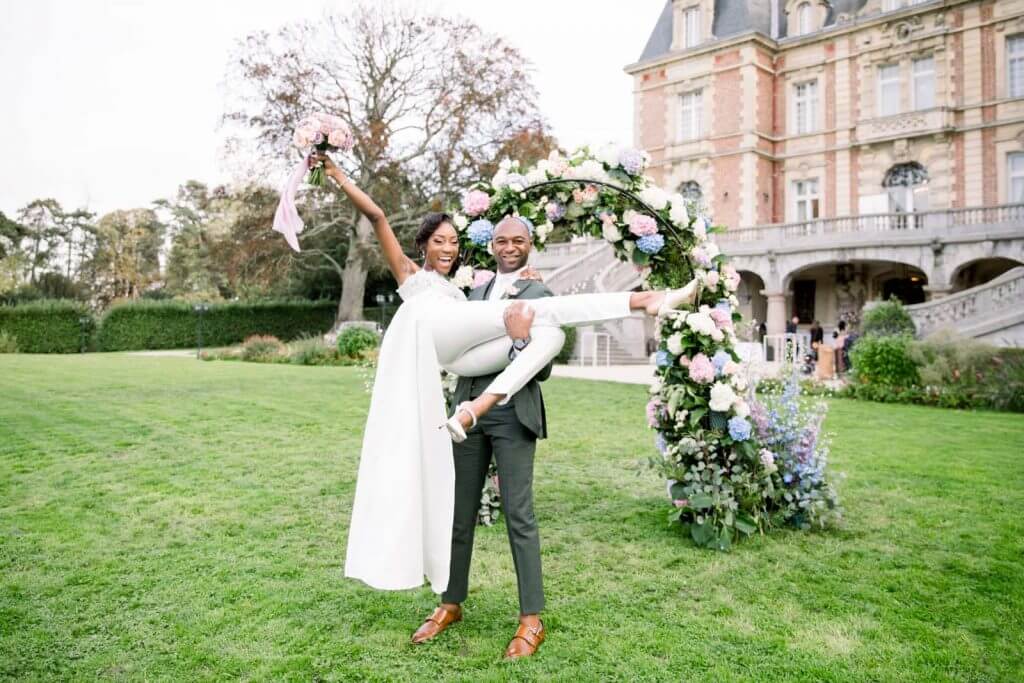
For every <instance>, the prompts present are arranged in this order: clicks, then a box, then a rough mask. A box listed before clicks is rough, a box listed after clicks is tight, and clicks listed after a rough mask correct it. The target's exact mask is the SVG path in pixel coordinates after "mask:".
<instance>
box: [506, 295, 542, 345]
mask: <svg viewBox="0 0 1024 683" xmlns="http://www.w3.org/2000/svg"><path fill="white" fill-rule="evenodd" d="M534 315H535V314H534V310H533V309H532V308H530V307H529V306H528V305H527V304H526V303H525V302H523V301H517V302H516V303H514V304H511V305H510V306H508V307H506V308H505V331H506V332H507V333H508V336H509V337H511V338H512V339H527V338H529V336H530V328H531V327H533V318H534Z"/></svg>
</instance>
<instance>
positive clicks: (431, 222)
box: [416, 213, 462, 273]
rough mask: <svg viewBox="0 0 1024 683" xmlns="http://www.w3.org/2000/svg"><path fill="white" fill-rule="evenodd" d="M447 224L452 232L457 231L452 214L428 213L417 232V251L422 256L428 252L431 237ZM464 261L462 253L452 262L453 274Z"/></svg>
mask: <svg viewBox="0 0 1024 683" xmlns="http://www.w3.org/2000/svg"><path fill="white" fill-rule="evenodd" d="M445 223H447V224H448V225H450V226H452V230H455V223H454V222H453V221H452V217H451V214H447V213H428V214H427V215H426V217H425V218H424V219H423V222H422V223H420V229H419V230H417V231H416V251H418V252H420V253H421V254H425V253H426V251H427V242H429V241H430V238H431V236H433V234H434V233H435V232H437V229H438V228H440V227H441V226H442V225H443V224H445ZM461 261H462V254H461V253H460V254H459V255H458V256H456V257H455V260H454V261H453V262H452V269H451V272H452V273H454V272H455V270H456V269H457V268H458V267H459V263H460V262H461Z"/></svg>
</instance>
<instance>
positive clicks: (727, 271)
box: [722, 265, 740, 292]
mask: <svg viewBox="0 0 1024 683" xmlns="http://www.w3.org/2000/svg"><path fill="white" fill-rule="evenodd" d="M722 275H723V276H724V277H725V288H726V289H728V290H729V291H730V292H735V291H736V290H737V289H739V286H740V274H739V273H738V272H737V271H736V269H735V268H733V267H732V266H730V265H725V266H724V267H723V268H722Z"/></svg>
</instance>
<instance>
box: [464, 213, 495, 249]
mask: <svg viewBox="0 0 1024 683" xmlns="http://www.w3.org/2000/svg"><path fill="white" fill-rule="evenodd" d="M466 234H468V235H469V239H470V240H472V242H473V244H475V245H477V246H478V247H483V246H487V243H488V242H490V241H491V237H492V236H493V235H494V223H491V222H490V221H489V220H487V219H486V218H480V219H478V220H475V221H473V222H472V223H470V224H469V227H468V228H466Z"/></svg>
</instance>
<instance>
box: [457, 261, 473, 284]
mask: <svg viewBox="0 0 1024 683" xmlns="http://www.w3.org/2000/svg"><path fill="white" fill-rule="evenodd" d="M452 282H453V283H455V286H456V287H459V288H460V289H465V288H466V287H471V286H473V267H472V266H460V267H459V269H458V270H457V271H455V277H453V278H452Z"/></svg>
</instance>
